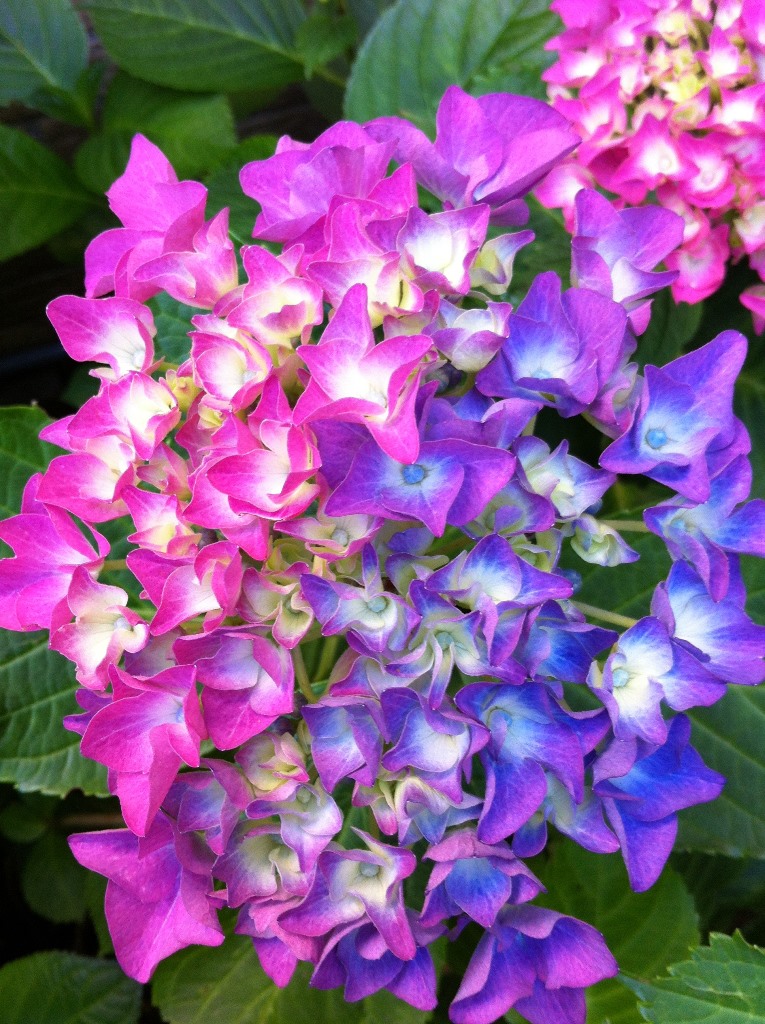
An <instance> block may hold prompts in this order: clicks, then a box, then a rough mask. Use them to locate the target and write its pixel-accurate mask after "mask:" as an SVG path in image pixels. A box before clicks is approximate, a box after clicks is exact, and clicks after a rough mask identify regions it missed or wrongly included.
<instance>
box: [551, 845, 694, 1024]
mask: <svg viewBox="0 0 765 1024" xmlns="http://www.w3.org/2000/svg"><path fill="white" fill-rule="evenodd" d="M538 871H539V875H540V877H541V879H542V881H543V882H544V883H545V885H546V887H547V890H548V891H547V893H546V894H545V895H544V896H543V897H542V898H541V902H543V903H545V904H546V905H547V906H550V907H552V908H554V909H555V910H558V911H561V912H562V913H566V914H571V915H572V916H573V917H578V918H581V919H582V920H583V921H587V922H588V923H589V924H591V925H593V926H594V927H595V928H597V929H598V930H599V931H600V932H602V933H603V936H604V938H605V939H606V942H607V943H608V946H609V948H610V950H611V952H612V953H613V954H614V956H615V957H616V960H617V962H618V964H619V969H620V971H621V972H622V973H623V974H629V975H633V976H636V977H639V978H652V977H654V976H655V975H657V974H659V973H660V972H661V971H663V970H664V968H665V967H666V966H667V965H668V964H670V963H672V961H673V960H676V959H678V958H680V957H682V956H684V955H685V954H686V953H687V952H688V950H689V948H690V947H691V946H693V945H695V944H696V943H698V941H699V931H698V925H697V921H696V911H695V909H694V905H693V900H692V899H691V896H690V895H689V893H688V892H687V890H686V889H685V886H684V885H683V881H682V879H681V878H680V876H679V875H677V874H676V873H675V872H674V871H671V870H666V871H665V872H664V873H663V874H662V876H661V878H660V879H659V881H658V882H657V883H656V885H655V886H653V888H652V889H650V890H649V891H648V892H644V893H636V892H633V891H632V889H631V888H630V886H629V882H628V880H627V872H626V871H625V869H624V865H623V864H622V861H621V858H620V857H617V856H616V855H612V856H602V855H598V854H595V853H589V852H588V851H587V850H583V849H582V848H581V847H579V846H576V845H575V844H573V843H569V842H565V843H559V844H557V845H556V846H555V847H554V848H553V851H552V855H551V857H550V859H549V860H548V861H547V862H546V863H544V864H543V865H542V866H541V867H540V868H538ZM587 1005H588V1013H587V1022H588V1024H606V1022H610V1024H634V1022H636V1021H638V1020H639V1019H640V1018H639V1016H638V1013H637V1006H636V1001H635V996H634V995H633V993H632V992H630V991H629V990H628V989H627V988H625V987H624V986H623V985H622V984H621V983H620V981H619V980H617V979H609V980H607V981H603V982H600V984H598V985H594V986H593V987H592V988H590V989H589V990H588V991H587Z"/></svg>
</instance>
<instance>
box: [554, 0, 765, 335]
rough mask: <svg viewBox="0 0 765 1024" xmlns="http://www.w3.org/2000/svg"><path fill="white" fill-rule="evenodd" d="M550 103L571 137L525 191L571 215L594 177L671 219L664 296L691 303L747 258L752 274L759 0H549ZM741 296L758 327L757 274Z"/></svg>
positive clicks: (759, 223)
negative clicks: (570, 147) (567, 152)
mask: <svg viewBox="0 0 765 1024" xmlns="http://www.w3.org/2000/svg"><path fill="white" fill-rule="evenodd" d="M551 6H552V9H553V10H554V11H556V12H557V13H558V15H559V16H560V17H561V19H562V20H563V23H564V25H565V27H566V30H565V31H564V32H563V33H562V34H561V35H559V36H556V37H555V38H554V39H552V40H551V41H550V43H548V48H549V49H553V50H557V52H558V60H557V62H556V63H555V64H554V65H553V66H552V67H551V68H550V69H549V70H548V71H547V72H545V74H544V75H543V77H544V78H545V79H546V80H547V82H548V93H549V96H550V101H551V102H552V104H553V106H554V107H555V109H556V110H559V111H560V112H561V113H563V114H564V115H565V116H566V117H568V118H569V119H570V120H571V121H572V123H573V124H574V126H575V127H576V130H577V131H578V132H579V134H580V135H581V136H582V139H583V142H582V145H581V146H580V147H579V149H578V150H577V154H576V156H575V157H574V158H572V159H571V160H568V161H566V162H564V163H563V164H561V165H559V166H558V167H557V168H556V169H555V170H554V171H553V173H552V174H551V175H550V176H549V177H548V178H547V180H546V181H545V182H544V183H543V185H542V187H541V188H540V189H539V191H538V193H537V194H538V196H539V199H540V200H541V201H542V202H543V203H544V204H545V205H547V206H551V207H562V208H563V210H564V213H565V216H566V217H567V220H568V223H569V225H570V224H572V223H573V217H574V197H575V195H576V193H577V191H578V190H579V189H580V188H583V187H593V186H598V187H601V188H604V189H607V190H608V191H609V192H611V193H612V194H613V195H614V196H616V197H617V200H618V202H619V203H622V204H623V203H630V204H634V203H642V202H643V201H644V200H645V199H646V197H647V196H649V195H650V196H651V197H652V198H655V200H656V201H658V202H659V203H661V204H662V205H663V206H665V207H667V208H668V209H670V210H674V211H675V212H676V213H678V214H679V215H680V216H681V217H682V218H683V220H684V223H685V228H684V235H683V243H682V245H681V246H680V247H679V248H678V249H677V251H676V252H674V253H671V254H670V255H669V256H668V257H667V266H669V267H671V268H673V269H676V270H677V271H678V276H677V279H676V280H675V282H674V284H673V285H672V291H673V295H674V297H675V299H676V300H677V301H678V302H679V301H683V302H699V301H701V300H702V299H704V298H706V297H707V296H708V295H711V294H712V293H713V292H714V291H716V290H717V289H718V288H719V287H720V285H721V284H722V281H723V278H724V276H725V268H726V264H727V262H728V260H729V259H730V258H732V259H733V260H734V262H738V261H739V260H741V259H743V258H745V257H747V258H748V259H749V264H750V266H751V267H752V268H753V269H754V270H756V271H757V273H758V274H759V276H760V278H761V279H762V280H763V281H765V200H763V195H765V4H763V3H762V0H720V2H715V0H595V2H593V3H587V4H584V3H582V2H581V0H553V3H552V4H551ZM741 301H742V302H743V304H744V305H745V306H746V307H747V308H749V309H750V310H751V311H752V313H753V316H754V322H755V328H756V329H757V330H758V331H761V330H763V329H765V284H762V285H760V284H757V285H753V286H752V287H750V288H747V289H746V290H745V291H744V292H743V294H742V296H741Z"/></svg>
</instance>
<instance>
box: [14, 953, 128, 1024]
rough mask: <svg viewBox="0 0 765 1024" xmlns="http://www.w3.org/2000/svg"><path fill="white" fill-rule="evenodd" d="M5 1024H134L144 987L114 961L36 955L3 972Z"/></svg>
mask: <svg viewBox="0 0 765 1024" xmlns="http://www.w3.org/2000/svg"><path fill="white" fill-rule="evenodd" d="M0 1006H2V1019H3V1024H135V1022H137V1020H138V1014H139V1011H140V1008H141V986H140V985H137V984H136V983H135V982H134V981H131V980H130V978H126V977H125V975H124V974H123V973H122V971H121V970H120V968H119V967H118V965H117V964H116V963H115V962H114V961H113V960H111V961H109V960H93V959H90V958H89V957H86V956H77V955H75V954H74V953H35V954H34V955H33V956H27V957H24V958H23V959H21V960H14V961H13V962H12V963H9V964H6V965H5V967H3V968H2V970H0Z"/></svg>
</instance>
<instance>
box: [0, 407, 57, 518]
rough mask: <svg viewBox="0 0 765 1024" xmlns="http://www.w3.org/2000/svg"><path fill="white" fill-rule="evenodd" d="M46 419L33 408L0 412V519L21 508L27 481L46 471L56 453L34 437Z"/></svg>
mask: <svg viewBox="0 0 765 1024" xmlns="http://www.w3.org/2000/svg"><path fill="white" fill-rule="evenodd" d="M50 422H51V419H50V416H46V414H45V413H44V412H43V411H42V409H38V408H35V407H26V406H9V407H7V408H5V409H0V515H1V516H3V518H5V517H7V516H14V515H16V513H17V512H18V511H19V508H20V507H21V494H22V491H23V490H24V487H25V486H26V482H27V480H28V479H29V478H30V476H32V475H33V474H34V473H39V472H41V471H42V470H44V469H45V468H46V466H47V465H48V463H49V462H50V460H51V459H52V458H53V456H54V455H55V454H56V453H57V452H58V449H57V448H55V447H54V446H53V445H52V444H48V443H47V442H46V441H41V440H40V439H39V437H38V435H39V433H40V431H41V430H42V428H43V427H45V426H47V424H48V423H50Z"/></svg>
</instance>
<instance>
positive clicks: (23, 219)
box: [0, 125, 93, 260]
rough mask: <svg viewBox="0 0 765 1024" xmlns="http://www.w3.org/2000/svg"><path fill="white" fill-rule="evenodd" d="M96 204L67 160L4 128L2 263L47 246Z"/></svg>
mask: <svg viewBox="0 0 765 1024" xmlns="http://www.w3.org/2000/svg"><path fill="white" fill-rule="evenodd" d="M92 202H93V200H92V199H91V197H90V196H89V195H88V194H87V193H86V192H84V191H83V189H82V187H81V185H80V184H79V183H78V181H77V179H76V177H75V176H74V174H73V173H72V171H71V170H70V169H69V167H67V165H66V164H65V163H64V161H63V160H61V159H60V158H59V157H57V156H56V155H55V154H54V153H51V151H50V150H48V149H46V148H45V146H41V145H40V143H39V142H35V141H34V139H30V138H29V136H28V135H25V134H24V133H23V132H20V131H17V130H16V129H15V128H8V127H6V126H5V125H0V223H2V225H3V230H2V232H1V233H0V260H7V259H10V257H11V256H17V255H18V254H19V253H21V252H26V251H27V250H28V249H34V248H35V246H37V245H41V244H42V243H43V242H46V241H47V240H48V239H49V238H52V237H53V235H55V234H56V233H57V232H59V231H61V230H62V229H63V228H65V227H68V226H69V225H70V224H72V223H73V222H74V221H76V220H77V219H78V218H79V217H80V216H82V214H83V213H84V212H85V211H86V209H87V208H88V206H89V205H90V204H91V203H92Z"/></svg>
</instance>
